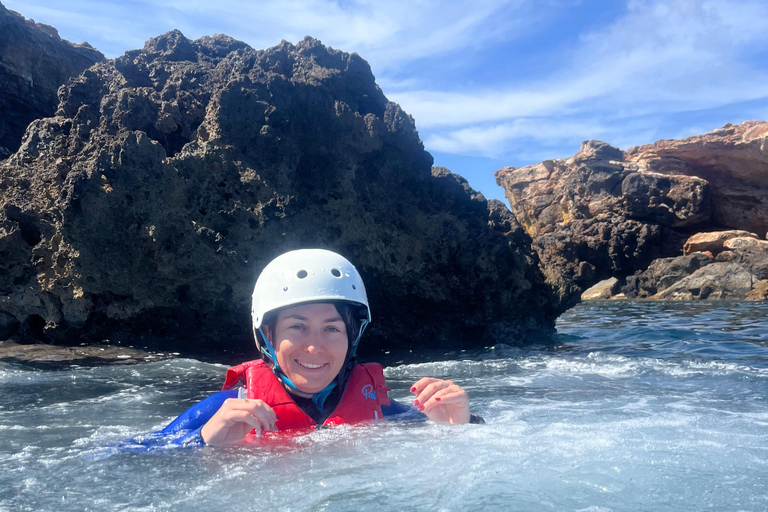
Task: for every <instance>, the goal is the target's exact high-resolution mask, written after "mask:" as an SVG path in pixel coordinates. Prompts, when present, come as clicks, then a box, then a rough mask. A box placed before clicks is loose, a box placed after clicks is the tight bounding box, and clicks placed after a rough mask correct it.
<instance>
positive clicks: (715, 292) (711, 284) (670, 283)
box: [622, 231, 768, 300]
mask: <svg viewBox="0 0 768 512" xmlns="http://www.w3.org/2000/svg"><path fill="white" fill-rule="evenodd" d="M734 233H736V234H737V235H738V232H734V231H722V232H714V233H700V234H697V235H694V236H693V237H691V238H690V239H689V240H688V241H687V242H686V243H685V247H687V248H691V247H696V246H699V247H702V246H703V247H704V248H706V249H707V250H706V252H691V253H690V254H686V255H684V256H678V257H674V258H663V259H658V260H655V261H654V262H653V263H651V265H650V266H649V267H648V269H646V270H645V271H642V272H638V273H637V274H635V275H633V276H629V277H627V282H626V285H625V286H624V287H623V288H622V292H623V293H624V294H625V295H626V296H627V297H630V298H647V299H652V300H703V299H737V300H744V299H747V300H764V299H765V296H764V295H765V294H764V293H763V288H764V285H763V284H762V283H763V282H765V281H766V280H768V241H766V240H759V239H757V237H755V235H753V234H751V233H746V235H747V236H735V237H734V236H733V235H734ZM742 233H744V232H742ZM705 241H709V242H710V243H708V244H705Z"/></svg>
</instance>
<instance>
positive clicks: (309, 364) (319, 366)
mask: <svg viewBox="0 0 768 512" xmlns="http://www.w3.org/2000/svg"><path fill="white" fill-rule="evenodd" d="M296 362H297V363H299V365H300V366H303V367H304V368H309V369H310V370H315V369H317V368H322V367H323V366H325V365H324V364H312V363H302V362H301V361H296Z"/></svg>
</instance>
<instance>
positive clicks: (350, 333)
mask: <svg viewBox="0 0 768 512" xmlns="http://www.w3.org/2000/svg"><path fill="white" fill-rule="evenodd" d="M329 302H330V304H333V305H334V307H335V308H336V311H337V312H338V313H339V316H341V319H342V320H343V321H344V327H345V328H346V329H347V356H349V351H350V350H351V349H352V344H353V343H354V342H355V340H356V339H357V337H358V336H359V335H360V328H361V327H362V326H363V319H364V318H365V312H364V311H361V308H360V306H356V305H354V304H350V303H349V302H342V301H329ZM289 307H293V306H289ZM283 309H285V308H283ZM279 312H280V309H278V310H275V311H270V312H269V313H267V314H266V315H264V320H263V321H262V325H263V326H264V332H266V333H267V335H268V336H270V337H273V336H274V334H275V328H276V327H277V315H278V313H279ZM272 341H274V340H270V342H272ZM272 347H273V348H274V343H273V344H272Z"/></svg>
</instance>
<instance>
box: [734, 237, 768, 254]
mask: <svg viewBox="0 0 768 512" xmlns="http://www.w3.org/2000/svg"><path fill="white" fill-rule="evenodd" d="M723 247H724V248H726V249H730V250H732V251H740V250H746V249H754V248H758V247H768V240H760V239H759V238H757V235H754V236H753V237H752V236H738V237H734V238H731V239H729V240H726V241H725V242H724V243H723Z"/></svg>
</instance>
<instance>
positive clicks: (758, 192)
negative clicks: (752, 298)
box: [496, 121, 768, 304]
mask: <svg viewBox="0 0 768 512" xmlns="http://www.w3.org/2000/svg"><path fill="white" fill-rule="evenodd" d="M766 140H768V123H766V122H759V121H748V122H745V123H742V124H741V125H738V126H736V125H726V126H725V127H724V128H722V129H720V130H716V131H714V132H711V133H708V134H705V135H701V136H697V137H689V138H687V139H684V140H671V141H659V142H657V143H655V144H651V145H648V146H641V147H637V148H632V149H630V150H629V151H627V152H626V153H624V152H622V151H620V150H619V149H617V148H614V147H611V146H609V145H607V144H605V143H603V142H597V141H589V142H585V143H584V144H583V145H582V148H581V150H580V151H579V152H578V153H577V154H576V155H574V156H573V158H570V159H567V160H548V161H545V162H542V163H540V164H537V165H533V166H528V167H524V168H519V169H518V168H514V167H507V168H504V169H502V170H501V171H498V172H497V173H496V179H497V182H498V183H499V184H500V185H501V186H502V187H504V189H505V191H506V196H507V198H508V199H509V202H510V205H511V207H512V211H513V212H514V214H515V216H516V217H517V218H518V219H519V220H520V223H521V224H522V226H523V227H524V229H525V230H526V232H527V233H528V234H530V235H531V237H532V238H533V240H534V247H535V248H536V250H537V252H538V254H539V256H540V258H541V264H542V266H543V271H544V273H545V274H546V275H547V278H548V280H549V282H550V283H551V284H552V285H553V286H554V287H555V288H556V289H557V290H559V293H560V295H561V297H562V298H563V300H564V301H565V302H566V303H569V304H573V303H575V302H576V301H578V297H579V295H580V294H581V293H582V292H583V290H584V289H586V288H587V287H589V286H591V285H592V284H594V283H596V282H598V281H600V280H602V279H605V278H608V277H617V278H619V279H623V278H625V277H626V276H628V275H630V274H632V273H633V272H636V271H642V270H644V269H645V268H646V267H647V266H648V265H649V264H650V262H651V260H652V259H654V258H659V257H674V256H677V255H679V254H681V246H682V243H683V242H684V241H685V240H686V239H688V237H689V236H690V235H692V234H694V233H697V232H700V231H715V230H722V229H732V230H747V231H751V232H757V233H764V232H765V231H766V230H768V144H766ZM734 236H735V235H734ZM688 250H689V251H692V250H697V248H694V247H693V246H691V247H690V248H689V249H688ZM750 261H755V259H754V258H751V257H750ZM743 266H744V265H742V267H743ZM745 268H746V267H745ZM747 270H749V269H747ZM749 271H750V272H753V271H752V270H749ZM651 273H653V271H652V272H651ZM754 275H757V274H754ZM649 279H650V281H649V282H651V281H653V279H651V278H649ZM638 286H641V288H642V286H645V285H640V284H638V283H636V282H631V283H629V289H630V290H632V289H635V292H638V293H639V292H640V290H638V289H637V287H638ZM740 290H741V289H739V290H738V291H735V293H736V294H737V295H738V294H740V293H741V291H740Z"/></svg>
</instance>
